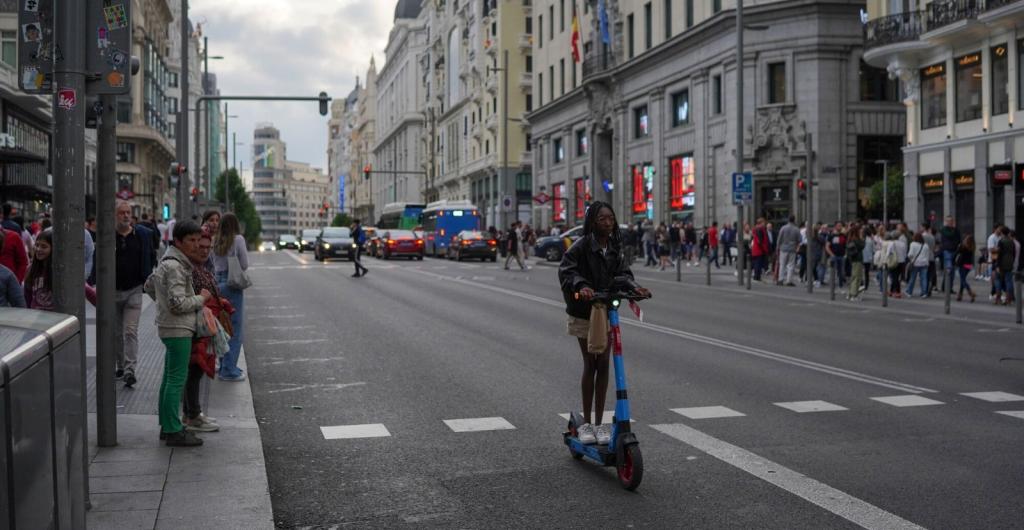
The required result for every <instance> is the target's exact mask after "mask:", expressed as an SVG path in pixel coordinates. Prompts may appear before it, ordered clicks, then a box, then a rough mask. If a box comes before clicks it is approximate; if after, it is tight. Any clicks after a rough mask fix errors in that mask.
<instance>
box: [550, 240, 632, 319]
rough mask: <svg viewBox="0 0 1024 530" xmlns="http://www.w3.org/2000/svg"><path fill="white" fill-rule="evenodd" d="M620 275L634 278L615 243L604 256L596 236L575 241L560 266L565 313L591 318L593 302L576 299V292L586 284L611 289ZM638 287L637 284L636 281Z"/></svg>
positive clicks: (559, 273)
mask: <svg viewBox="0 0 1024 530" xmlns="http://www.w3.org/2000/svg"><path fill="white" fill-rule="evenodd" d="M617 276H625V277H627V278H629V280H630V282H632V281H633V272H632V271H630V270H629V264H628V263H626V260H625V257H624V256H623V255H622V254H621V252H619V249H617V248H615V246H614V245H611V244H609V245H608V251H607V252H606V253H605V255H603V256H602V255H601V247H600V246H598V244H597V238H595V237H594V236H593V235H588V236H584V237H581V238H579V239H577V240H576V242H575V243H573V245H572V246H571V247H569V250H567V251H566V252H565V255H564V256H562V264H561V265H559V267H558V283H559V284H560V285H561V286H562V296H563V298H565V312H566V313H568V314H569V315H571V316H574V317H576V318H582V319H585V320H590V302H586V301H582V300H577V299H576V298H575V295H576V293H578V292H579V291H580V289H582V288H584V287H590V288H591V289H593V290H595V291H604V290H609V289H612V287H613V283H614V280H615V278H616V277H617ZM633 286H635V284H633Z"/></svg>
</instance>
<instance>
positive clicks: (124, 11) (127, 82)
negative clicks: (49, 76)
mask: <svg viewBox="0 0 1024 530" xmlns="http://www.w3.org/2000/svg"><path fill="white" fill-rule="evenodd" d="M131 4H132V3H131V1H130V0H87V6H86V34H87V35H88V38H87V42H86V54H85V55H86V70H87V71H88V72H89V73H90V74H93V75H94V76H96V77H94V78H92V79H91V82H90V83H89V85H88V92H89V93H90V94H97V95H98V94H108V95H125V94H128V93H129V91H130V90H131V79H132V71H131V70H132V52H131V50H132V23H131V21H132V12H131Z"/></svg>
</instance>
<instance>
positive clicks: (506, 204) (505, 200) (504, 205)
mask: <svg viewBox="0 0 1024 530" xmlns="http://www.w3.org/2000/svg"><path fill="white" fill-rule="evenodd" d="M512 203H513V199H512V196H511V195H506V196H504V197H502V198H501V209H502V210H505V211H506V212H511V211H512Z"/></svg>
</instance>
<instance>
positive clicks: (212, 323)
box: [193, 306, 218, 339]
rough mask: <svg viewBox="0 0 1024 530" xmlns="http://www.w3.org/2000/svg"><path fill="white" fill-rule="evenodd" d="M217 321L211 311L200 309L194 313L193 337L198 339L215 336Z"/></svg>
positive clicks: (204, 307) (206, 308)
mask: <svg viewBox="0 0 1024 530" xmlns="http://www.w3.org/2000/svg"><path fill="white" fill-rule="evenodd" d="M217 326H218V322H217V319H216V318H215V317H214V316H213V311H210V308H209V307H206V306H203V308H202V309H200V310H199V311H196V330H195V332H194V333H193V336H195V337H198V338H200V339H205V338H206V337H212V336H214V335H216V334H217V329H218V328H217Z"/></svg>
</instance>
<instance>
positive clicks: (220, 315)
mask: <svg viewBox="0 0 1024 530" xmlns="http://www.w3.org/2000/svg"><path fill="white" fill-rule="evenodd" d="M217 322H218V323H219V324H220V327H221V328H222V329H223V330H224V333H227V334H228V335H229V336H231V335H234V334H235V329H234V328H233V327H231V315H229V314H228V312H227V311H225V310H224V308H221V310H220V311H218V312H217Z"/></svg>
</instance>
